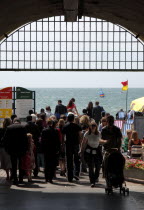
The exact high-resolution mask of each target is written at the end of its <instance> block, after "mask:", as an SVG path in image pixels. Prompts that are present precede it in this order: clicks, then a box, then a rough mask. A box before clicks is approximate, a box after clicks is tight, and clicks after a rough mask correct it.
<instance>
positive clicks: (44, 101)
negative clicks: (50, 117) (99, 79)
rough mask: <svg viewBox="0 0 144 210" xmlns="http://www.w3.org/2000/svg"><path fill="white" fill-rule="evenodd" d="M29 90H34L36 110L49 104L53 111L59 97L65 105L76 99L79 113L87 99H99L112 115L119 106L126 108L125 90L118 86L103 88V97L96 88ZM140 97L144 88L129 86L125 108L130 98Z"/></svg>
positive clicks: (143, 94)
mask: <svg viewBox="0 0 144 210" xmlns="http://www.w3.org/2000/svg"><path fill="white" fill-rule="evenodd" d="M31 90H34V91H35V92H36V111H37V112H40V109H41V108H45V107H46V106H50V107H51V109H52V112H54V110H55V106H56V105H57V101H58V100H59V99H61V100H62V102H63V104H64V105H67V104H68V102H69V100H70V99H71V98H75V99H76V102H75V104H76V106H77V109H78V112H79V113H80V114H81V113H82V110H83V109H84V108H86V107H87V105H88V102H89V101H92V102H93V103H95V101H99V102H100V105H101V106H103V107H104V109H105V111H106V112H109V113H110V114H112V115H115V114H116V113H117V111H119V110H120V109H121V108H122V109H123V110H124V111H125V110H126V91H125V92H122V91H121V89H120V88H103V89H102V90H103V92H104V94H105V97H104V98H101V97H100V96H99V91H100V90H99V89H98V88H33V89H31ZM140 97H144V88H129V90H128V102H127V109H128V110H129V109H130V103H131V101H132V100H134V99H136V98H140Z"/></svg>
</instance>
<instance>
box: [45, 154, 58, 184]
mask: <svg viewBox="0 0 144 210" xmlns="http://www.w3.org/2000/svg"><path fill="white" fill-rule="evenodd" d="M44 162H45V179H46V181H52V179H53V177H54V175H55V170H56V164H57V156H56V155H48V154H44Z"/></svg>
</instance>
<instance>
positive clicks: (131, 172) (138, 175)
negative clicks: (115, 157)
mask: <svg viewBox="0 0 144 210" xmlns="http://www.w3.org/2000/svg"><path fill="white" fill-rule="evenodd" d="M124 176H125V178H134V179H141V180H144V170H140V169H138V168H131V169H124Z"/></svg>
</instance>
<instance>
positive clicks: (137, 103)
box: [130, 97, 144, 112]
mask: <svg viewBox="0 0 144 210" xmlns="http://www.w3.org/2000/svg"><path fill="white" fill-rule="evenodd" d="M130 109H131V110H134V111H136V112H143V111H144V97H141V98H137V99H135V100H133V101H132V102H131V105H130Z"/></svg>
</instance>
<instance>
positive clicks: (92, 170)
mask: <svg viewBox="0 0 144 210" xmlns="http://www.w3.org/2000/svg"><path fill="white" fill-rule="evenodd" d="M84 156H85V160H86V163H87V165H88V168H89V179H90V183H91V184H95V182H96V180H97V179H98V177H99V172H100V168H101V157H100V156H99V155H98V154H91V153H87V152H85V154H84Z"/></svg>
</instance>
